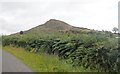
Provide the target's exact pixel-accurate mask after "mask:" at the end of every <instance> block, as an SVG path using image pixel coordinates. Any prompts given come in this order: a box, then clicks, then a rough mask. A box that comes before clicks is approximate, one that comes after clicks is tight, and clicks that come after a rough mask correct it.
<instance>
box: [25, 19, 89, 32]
mask: <svg viewBox="0 0 120 74" xmlns="http://www.w3.org/2000/svg"><path fill="white" fill-rule="evenodd" d="M81 31H84V32H86V31H87V32H89V31H91V30H90V29H87V28H82V27H74V26H71V25H69V24H68V23H65V22H63V21H60V20H56V19H50V20H49V21H47V22H45V23H44V24H41V25H38V26H36V27H34V28H31V29H29V30H27V31H25V33H41V32H44V33H50V32H52V33H53V32H81Z"/></svg>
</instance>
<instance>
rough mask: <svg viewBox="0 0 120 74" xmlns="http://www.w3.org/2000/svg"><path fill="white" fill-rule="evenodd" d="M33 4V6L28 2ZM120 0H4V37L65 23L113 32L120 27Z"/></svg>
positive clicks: (0, 6) (0, 4) (0, 7)
mask: <svg viewBox="0 0 120 74" xmlns="http://www.w3.org/2000/svg"><path fill="white" fill-rule="evenodd" d="M28 1H29V2H28ZM118 1H119V0H39V1H38V0H21V1H19V2H16V1H15V0H10V1H9V0H1V1H0V34H2V33H3V34H11V33H15V32H19V31H21V30H23V31H24V30H28V29H30V28H32V27H35V26H38V25H40V24H43V23H45V22H46V21H48V20H49V19H57V20H62V21H64V22H66V23H68V24H70V25H73V26H77V27H85V28H89V29H95V30H108V31H111V30H112V28H113V27H118Z"/></svg>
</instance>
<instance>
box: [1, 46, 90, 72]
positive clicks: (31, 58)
mask: <svg viewBox="0 0 120 74" xmlns="http://www.w3.org/2000/svg"><path fill="white" fill-rule="evenodd" d="M3 50H5V51H7V52H9V53H11V54H12V55H14V56H16V57H17V58H19V59H20V60H21V61H23V63H25V64H26V65H28V67H30V68H31V69H32V70H33V72H92V71H91V70H89V69H87V70H86V69H83V68H81V67H79V68H74V67H72V66H71V65H70V64H67V63H66V62H65V60H59V58H58V57H57V56H55V55H48V54H45V53H39V54H36V53H31V52H27V51H25V50H24V49H23V48H20V47H18V48H17V47H13V46H5V47H3Z"/></svg>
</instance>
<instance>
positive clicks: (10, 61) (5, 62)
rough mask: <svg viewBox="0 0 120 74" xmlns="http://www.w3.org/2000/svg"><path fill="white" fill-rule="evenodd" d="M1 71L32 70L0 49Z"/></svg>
mask: <svg viewBox="0 0 120 74" xmlns="http://www.w3.org/2000/svg"><path fill="white" fill-rule="evenodd" d="M0 52H1V51H0ZM2 72H32V70H31V69H30V68H29V67H27V66H26V65H25V64H24V63H22V62H21V61H20V60H19V59H17V58H16V57H15V56H13V55H11V54H10V53H8V52H6V51H3V50H2Z"/></svg>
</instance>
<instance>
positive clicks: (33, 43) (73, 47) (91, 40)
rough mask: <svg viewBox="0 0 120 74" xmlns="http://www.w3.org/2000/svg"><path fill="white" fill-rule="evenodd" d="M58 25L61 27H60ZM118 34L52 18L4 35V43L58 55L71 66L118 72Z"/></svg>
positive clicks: (119, 61) (36, 51) (38, 52)
mask: <svg viewBox="0 0 120 74" xmlns="http://www.w3.org/2000/svg"><path fill="white" fill-rule="evenodd" d="M51 24H52V25H51ZM55 24H56V25H55ZM59 27H60V28H61V29H60V30H57V28H59ZM39 29H40V30H39ZM54 29H55V30H54ZM66 29H67V31H66ZM116 36H118V35H117V34H113V33H111V32H108V31H95V30H89V29H85V28H77V27H72V26H69V25H67V24H66V23H64V22H61V21H56V20H52V21H51V20H50V22H49V21H48V22H47V23H45V24H44V25H42V26H41V25H40V26H38V27H35V28H33V29H31V30H28V31H25V32H23V34H14V35H9V36H3V46H9V45H12V46H16V47H22V48H24V49H25V50H26V51H28V52H32V53H34V54H41V53H46V54H49V55H53V56H58V57H59V59H61V60H65V61H66V63H68V64H70V65H71V66H72V68H76V67H77V68H81V67H83V68H84V69H89V70H90V71H98V72H119V71H120V46H119V45H120V41H119V39H118V38H115V37H116ZM49 55H47V56H49ZM46 58H47V57H46ZM49 60H52V58H51V59H49ZM38 61H39V60H38ZM43 64H44V63H43ZM62 66H63V67H64V65H62ZM46 67H47V66H46ZM68 69H69V68H68ZM47 71H51V69H50V70H47Z"/></svg>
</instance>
